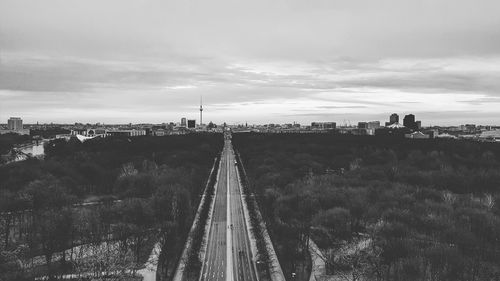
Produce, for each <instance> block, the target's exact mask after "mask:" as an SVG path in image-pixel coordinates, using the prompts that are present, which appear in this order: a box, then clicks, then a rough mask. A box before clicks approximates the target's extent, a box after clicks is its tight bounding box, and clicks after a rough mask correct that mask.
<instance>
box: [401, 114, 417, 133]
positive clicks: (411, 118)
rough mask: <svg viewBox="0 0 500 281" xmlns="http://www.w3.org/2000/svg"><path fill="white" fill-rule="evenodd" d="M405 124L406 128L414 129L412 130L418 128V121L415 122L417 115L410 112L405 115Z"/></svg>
mask: <svg viewBox="0 0 500 281" xmlns="http://www.w3.org/2000/svg"><path fill="white" fill-rule="evenodd" d="M403 125H404V126H405V127H406V128H409V129H412V130H417V129H418V128H417V123H416V122H415V115H413V114H408V115H406V116H405V118H404V119H403Z"/></svg>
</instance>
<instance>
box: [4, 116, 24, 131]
mask: <svg viewBox="0 0 500 281" xmlns="http://www.w3.org/2000/svg"><path fill="white" fill-rule="evenodd" d="M7 129H8V130H12V131H17V130H22V129H23V120H22V119H21V118H19V117H10V118H9V120H8V121H7Z"/></svg>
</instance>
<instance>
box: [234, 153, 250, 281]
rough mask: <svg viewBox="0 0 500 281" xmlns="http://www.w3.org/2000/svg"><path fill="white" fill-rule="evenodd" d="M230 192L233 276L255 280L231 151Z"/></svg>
mask: <svg viewBox="0 0 500 281" xmlns="http://www.w3.org/2000/svg"><path fill="white" fill-rule="evenodd" d="M229 161H230V168H229V175H230V192H231V195H232V196H231V198H232V199H233V200H231V212H232V213H233V214H234V216H233V218H234V219H233V221H232V224H233V241H234V250H233V258H234V260H235V264H236V265H237V268H236V270H235V278H236V280H237V281H247V280H256V275H255V274H254V273H255V272H254V267H253V261H252V259H251V253H250V247H249V244H250V243H249V240H248V239H249V238H248V233H247V229H246V224H245V217H244V213H243V204H242V202H241V188H240V186H239V181H238V175H237V173H236V165H235V157H234V153H232V151H231V157H230V160H229Z"/></svg>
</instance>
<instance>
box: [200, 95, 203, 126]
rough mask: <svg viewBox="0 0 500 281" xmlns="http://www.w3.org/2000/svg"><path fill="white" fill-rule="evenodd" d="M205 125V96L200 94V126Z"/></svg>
mask: <svg viewBox="0 0 500 281" xmlns="http://www.w3.org/2000/svg"><path fill="white" fill-rule="evenodd" d="M201 125H203V96H200V126H201Z"/></svg>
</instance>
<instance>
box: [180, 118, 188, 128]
mask: <svg viewBox="0 0 500 281" xmlns="http://www.w3.org/2000/svg"><path fill="white" fill-rule="evenodd" d="M186 126H187V123H186V118H181V127H186Z"/></svg>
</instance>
